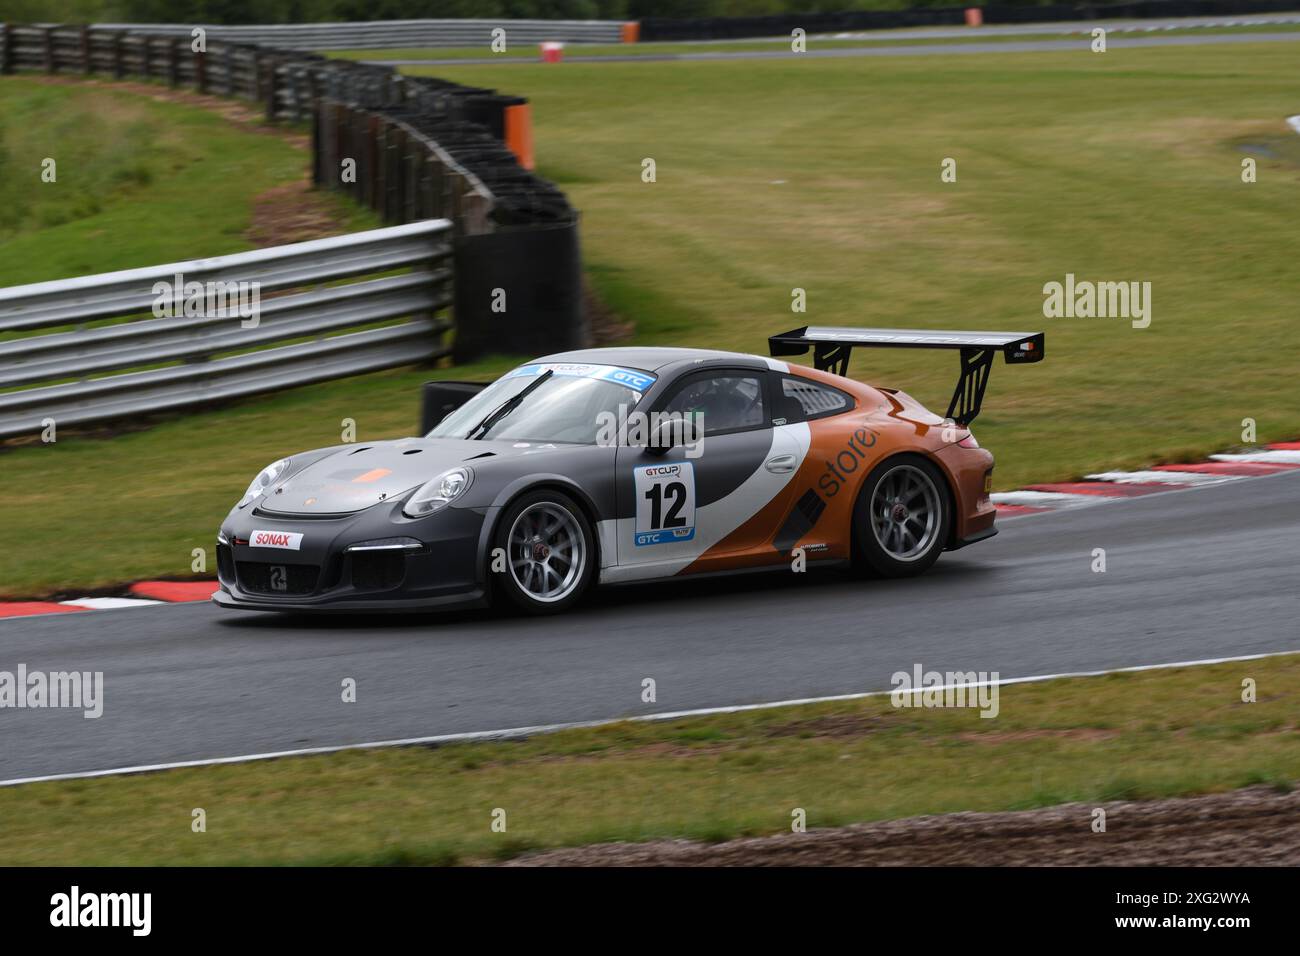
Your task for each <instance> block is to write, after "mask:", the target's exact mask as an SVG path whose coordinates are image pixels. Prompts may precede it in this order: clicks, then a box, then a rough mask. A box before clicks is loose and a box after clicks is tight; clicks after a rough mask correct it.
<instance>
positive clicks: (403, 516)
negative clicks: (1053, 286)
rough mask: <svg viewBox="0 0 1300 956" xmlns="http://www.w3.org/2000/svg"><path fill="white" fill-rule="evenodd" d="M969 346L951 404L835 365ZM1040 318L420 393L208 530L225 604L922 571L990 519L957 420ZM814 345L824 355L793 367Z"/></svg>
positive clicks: (547, 603) (462, 597)
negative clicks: (870, 381)
mask: <svg viewBox="0 0 1300 956" xmlns="http://www.w3.org/2000/svg"><path fill="white" fill-rule="evenodd" d="M857 347H871V348H938V349H955V350H958V351H959V352H960V356H961V372H960V377H959V379H958V382H957V387H956V389H955V391H954V392H953V396H952V400H951V402H950V403H949V407H948V409H947V412H946V414H945V415H943V416H939V415H936V414H934V413H932V412H930V411H928V410H927V409H926V408H924V407H923V406H922V405H921V404H920V403H918V402H917V401H916V400H915V399H913V398H911V397H909V396H908V395H907V394H905V393H904V392H902V391H899V390H898V389H896V388H886V387H883V386H872V385H866V384H863V383H861V382H857V381H854V380H852V379H849V378H847V377H846V373H847V370H848V362H849V357H850V354H851V352H852V350H853V349H854V348H857ZM1043 348H1044V335H1043V333H1041V332H943V331H906V330H895V329H854V328H822V327H804V328H800V329H795V330H793V331H791V332H787V333H783V334H780V335H774V336H772V337H771V338H770V339H769V351H770V353H771V357H762V356H757V355H743V354H736V353H731V352H722V351H705V350H698V349H683V348H651V347H644V348H643V347H625V348H603V349H584V350H579V351H572V352H565V353H562V354H556V355H549V356H545V357H543V358H539V359H537V360H536V361H533V362H529V363H527V364H525V365H520V366H519V367H518V368H515V369H513V370H512V371H510V372H508V373H507V374H505V375H503V376H502V377H501V378H499V379H497V381H495V382H493V383H492V384H490V385H486V386H484V385H481V384H475V383H465V382H435V383H430V384H429V385H427V386H426V387H425V396H424V413H425V421H424V424H423V426H422V428H421V432H422V435H423V437H410V438H401V439H397V440H389V441H373V442H361V443H352V444H344V445H339V446H335V447H332V448H322V449H318V450H316V451H308V452H303V453H300V454H297V455H292V456H290V457H288V458H282V459H280V460H279V461H276V462H274V463H273V464H270V465H268V466H267V467H266V468H264V469H263V470H262V471H261V472H260V473H259V474H258V475H257V476H256V477H255V478H254V479H253V481H252V483H251V484H250V485H249V486H248V490H247V491H246V492H245V493H244V495H243V497H242V498H241V499H240V500H239V502H238V503H237V504H236V505H235V507H234V508H232V509H231V511H230V514H229V515H228V516H227V517H226V519H225V521H224V522H222V525H221V530H220V533H219V535H218V538H217V564H218V572H219V578H220V587H219V589H218V590H217V591H216V593H215V594H214V595H213V601H215V602H216V603H217V604H219V605H221V606H223V607H231V608H244V609H253V610H273V611H309V610H338V611H380V610H383V611H412V610H425V609H431V608H442V607H449V606H453V605H457V606H458V605H483V604H486V603H488V602H489V601H492V600H495V599H503V600H505V601H507V602H510V603H511V604H513V605H515V606H517V607H518V608H521V609H523V610H524V611H527V612H531V613H538V614H545V613H554V612H558V611H562V610H565V609H566V608H569V607H571V606H572V605H573V604H574V603H575V602H577V601H578V600H580V599H581V597H582V596H583V594H584V593H586V592H587V591H588V590H589V589H590V588H591V587H592V586H593V585H595V584H598V583H599V584H621V583H627V582H637V581H651V580H661V579H664V578H673V577H679V576H694V575H704V574H715V573H733V572H740V571H754V570H772V569H781V568H785V569H794V570H799V571H802V570H805V569H807V568H810V567H812V566H814V565H821V564H831V563H849V564H852V565H854V566H856V567H858V568H861V569H862V570H863V571H865V572H867V573H868V574H874V575H880V576H885V577H899V576H905V575H914V574H919V573H920V572H922V571H924V570H926V569H927V568H929V567H930V566H931V565H932V564H934V562H935V561H936V560H937V559H938V557H939V555H940V553H941V552H943V551H945V550H954V549H956V548H962V547H965V546H966V545H969V544H973V543H974V542H977V541H981V540H983V539H985V538H988V537H990V536H992V535H994V534H996V533H997V529H996V528H995V527H994V514H995V509H994V507H993V505H992V504H991V503H990V501H989V497H988V492H989V490H990V488H991V483H992V472H993V456H992V455H991V454H990V453H989V452H988V451H986V450H984V449H983V448H981V447H980V446H979V444H978V442H976V440H975V436H974V435H973V434H972V433H971V431H970V424H971V422H972V421H973V420H974V418H975V416H976V415H977V414H978V413H979V410H980V406H981V403H982V401H983V397H984V391H985V387H986V385H987V383H988V376H989V371H990V369H991V366H992V364H993V360H994V357H995V356H996V355H997V354H998V353H999V352H1000V353H1002V355H1003V356H1004V359H1005V361H1006V362H1007V363H1009V364H1021V363H1029V362H1038V361H1041V360H1042V358H1043ZM810 350H811V351H812V353H813V365H814V367H812V368H809V367H807V366H805V365H800V364H793V363H789V362H786V361H784V360H783V357H786V356H793V355H802V354H806V353H807V352H809V351H810Z"/></svg>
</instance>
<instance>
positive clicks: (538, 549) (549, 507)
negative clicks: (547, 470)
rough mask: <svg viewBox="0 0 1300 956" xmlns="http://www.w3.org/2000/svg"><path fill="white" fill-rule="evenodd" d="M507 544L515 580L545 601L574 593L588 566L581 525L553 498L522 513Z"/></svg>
mask: <svg viewBox="0 0 1300 956" xmlns="http://www.w3.org/2000/svg"><path fill="white" fill-rule="evenodd" d="M507 548H508V553H509V555H510V573H511V575H513V576H514V579H515V583H516V584H518V585H519V589H520V590H521V591H523V592H524V593H525V594H527V595H528V596H529V597H531V598H532V599H533V600H534V601H539V602H541V603H543V604H553V603H554V602H556V601H562V600H564V599H565V598H566V597H568V596H569V595H570V594H572V593H573V590H574V588H576V587H577V586H578V583H579V582H580V581H581V580H582V574H583V571H584V570H585V569H586V566H587V543H586V541H585V540H584V539H583V535H582V526H581V525H580V524H578V519H577V518H575V517H574V516H573V515H572V514H571V513H570V512H569V510H568V509H567V508H565V507H563V506H562V505H558V504H556V503H555V502H553V501H539V502H537V503H536V504H534V505H530V506H529V507H527V508H525V509H524V510H523V511H521V512H520V513H519V517H517V518H515V523H514V524H513V525H512V526H511V528H510V537H509V540H508V543H507Z"/></svg>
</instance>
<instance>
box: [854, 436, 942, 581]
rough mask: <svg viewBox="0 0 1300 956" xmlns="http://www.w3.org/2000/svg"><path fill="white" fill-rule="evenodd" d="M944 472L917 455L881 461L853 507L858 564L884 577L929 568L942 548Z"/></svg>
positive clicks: (897, 576) (903, 575)
mask: <svg viewBox="0 0 1300 956" xmlns="http://www.w3.org/2000/svg"><path fill="white" fill-rule="evenodd" d="M946 489H947V484H946V482H945V481H944V478H943V474H942V473H941V472H940V471H939V469H938V468H937V467H935V466H934V465H933V464H932V463H931V462H929V461H928V460H926V459H925V458H922V457H921V456H919V455H898V456H895V457H893V458H888V459H886V460H885V461H882V462H881V463H880V464H878V465H877V466H876V467H875V468H874V469H872V471H871V474H869V475H867V477H866V480H865V481H864V482H863V483H862V490H861V491H860V492H859V494H858V501H857V505H856V507H855V508H854V515H853V521H854V528H853V531H854V535H853V539H854V553H855V558H856V559H857V562H858V564H859V565H860V566H863V567H865V568H866V569H868V570H870V571H874V572H875V573H876V574H879V575H881V576H882V577H887V578H901V577H909V576H911V575H914V574H920V573H921V572H922V571H925V570H927V569H928V568H929V567H930V566H931V565H932V564H934V562H935V561H937V560H939V554H940V553H941V552H942V551H943V548H944V542H946V541H947V540H948V534H949V529H950V528H951V527H952V505H951V504H950V498H949V496H948V494H947V491H946Z"/></svg>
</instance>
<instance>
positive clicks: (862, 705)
mask: <svg viewBox="0 0 1300 956" xmlns="http://www.w3.org/2000/svg"><path fill="white" fill-rule="evenodd" d="M1245 677H1251V678H1253V679H1254V680H1255V681H1256V684H1257V687H1258V702H1257V703H1253V704H1247V703H1242V701H1241V684H1242V680H1243V678H1245ZM109 701H110V703H109V705H108V706H110V707H111V692H110V698H109ZM339 706H340V707H343V706H347V705H345V704H342V703H340V704H339ZM999 708H1000V712H999V715H998V716H997V718H995V719H991V720H989V719H983V718H981V717H980V716H979V715H978V712H977V711H974V710H934V709H928V710H927V709H896V708H893V707H892V706H891V705H890V702H889V699H888V697H875V698H868V699H865V700H860V701H854V702H847V703H835V704H816V705H805V706H799V707H782V708H777V709H771V710H762V711H750V712H746V713H739V714H728V715H723V716H716V717H700V718H690V719H681V720H674V721H671V722H664V723H652V724H645V723H622V724H616V725H612V726H608V727H603V728H596V729H586V730H572V731H565V732H562V733H557V734H552V735H546V736H541V737H536V738H533V739H531V740H527V741H522V742H511V743H502V742H497V743H475V744H454V745H447V746H443V747H439V748H436V749H431V748H427V747H410V748H400V749H390V750H374V751H349V752H343V753H338V754H333V755H328V756H318V757H301V758H286V759H280V760H274V761H267V762H256V763H247V764H232V765H225V766H219V767H205V768H194V769H186V770H172V771H167V772H164V773H154V774H144V775H140V776H131V777H117V778H104V779H98V780H78V781H62V782H51V783H39V784H28V785H24V786H21V787H13V788H7V789H0V820H3V821H5V825H4V826H3V827H0V859H3V860H4V861H5V862H6V863H7V864H9V865H33V864H41V865H77V866H94V865H194V864H201V865H219V864H322V863H324V864H336V863H349V864H447V863H453V862H475V861H491V860H494V859H503V858H507V857H510V856H514V855H517V854H518V853H520V852H522V851H524V850H527V849H531V848H543V847H553V846H577V845H584V844H589V843H598V842H605V841H613V840H634V841H635V840H649V839H655V838H661V837H687V838H694V839H700V840H724V839H729V838H732V837H737V836H747V835H758V834H767V833H778V832H781V831H787V832H788V830H789V827H790V820H791V811H792V810H793V809H794V808H796V807H801V808H803V809H804V810H805V811H806V813H807V824H808V826H809V827H829V826H839V825H843V824H847V823H855V822H865V821H872V820H885V819H894V818H899V817H908V816H916V815H921V814H929V813H949V812H954V811H958V810H976V811H979V810H984V811H994V810H1022V809H1031V808H1034V807H1042V806H1051V805H1054V804H1059V803H1065V802H1073V801H1086V802H1088V803H1097V802H1102V801H1107V800H1131V799H1147V798H1158V797H1169V796H1180V795H1186V794H1195V793H1211V792H1218V791H1224V790H1232V789H1235V788H1238V787H1242V786H1248V785H1252V784H1271V785H1273V786H1275V787H1277V788H1278V789H1284V790H1285V789H1289V788H1290V787H1292V786H1293V785H1294V783H1295V781H1296V780H1298V779H1300V723H1298V721H1300V656H1297V655H1291V656H1287V657H1276V658H1269V659H1267V660H1260V661H1247V662H1242V663H1233V664H1219V665H1214V666H1209V667H1193V668H1186V669H1181V670H1175V671H1148V672H1145V673H1135V674H1116V675H1111V676H1107V677H1097V678H1082V679H1074V680H1066V681H1053V682H1049V683H1045V684H1025V685H1018V686H1011V687H1006V688H1003V689H1002V692H1001V699H1000V701H999ZM195 808H202V809H203V810H204V811H205V813H206V819H207V832H205V833H194V832H192V830H191V820H192V812H193V810H194V809H195ZM496 808H500V809H503V810H504V811H505V813H506V818H505V819H506V831H505V832H504V833H494V832H492V831H491V829H490V824H491V822H492V813H493V810H494V809H496ZM1088 824H1089V817H1088V816H1087V815H1084V816H1082V817H1081V819H1080V824H1079V825H1080V827H1086V826H1088ZM975 862H978V861H975Z"/></svg>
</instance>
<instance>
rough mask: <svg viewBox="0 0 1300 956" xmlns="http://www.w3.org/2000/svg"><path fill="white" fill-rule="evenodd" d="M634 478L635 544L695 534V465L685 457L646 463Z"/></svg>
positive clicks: (656, 542)
mask: <svg viewBox="0 0 1300 956" xmlns="http://www.w3.org/2000/svg"><path fill="white" fill-rule="evenodd" d="M632 474H633V476H634V477H635V479H636V533H635V541H636V545H637V547H641V546H642V545H647V544H671V543H673V542H675V541H690V540H691V539H692V538H694V537H695V468H694V466H693V465H692V464H691V463H690V462H689V461H682V462H672V463H665V464H662V465H647V466H645V467H642V468H635V469H633V471H632Z"/></svg>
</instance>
